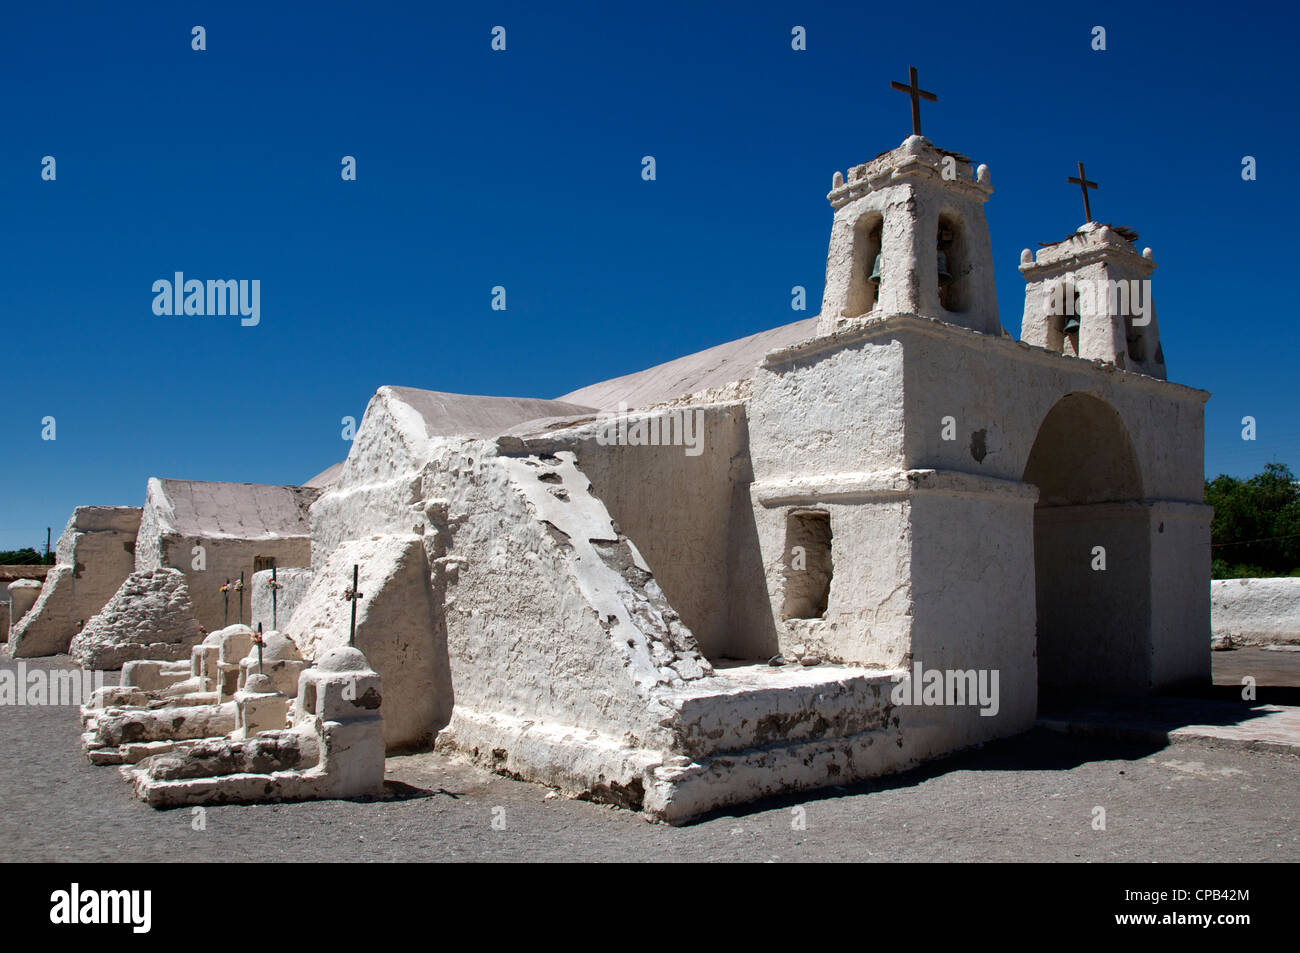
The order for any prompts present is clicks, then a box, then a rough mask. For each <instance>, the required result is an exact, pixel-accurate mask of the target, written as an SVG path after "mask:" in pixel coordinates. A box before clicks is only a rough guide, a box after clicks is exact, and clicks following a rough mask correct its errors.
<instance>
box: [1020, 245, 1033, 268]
mask: <svg viewBox="0 0 1300 953" xmlns="http://www.w3.org/2000/svg"><path fill="white" fill-rule="evenodd" d="M1033 263H1034V253H1033V252H1031V251H1030V250H1029V249H1028V248H1026V249H1025V250H1024V251H1022V252H1021V253H1020V264H1022V265H1032V264H1033Z"/></svg>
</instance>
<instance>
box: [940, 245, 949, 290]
mask: <svg viewBox="0 0 1300 953" xmlns="http://www.w3.org/2000/svg"><path fill="white" fill-rule="evenodd" d="M950 281H952V275H950V274H948V256H947V255H945V254H944V253H943V252H939V284H940V285H946V284H947V283H948V282H950Z"/></svg>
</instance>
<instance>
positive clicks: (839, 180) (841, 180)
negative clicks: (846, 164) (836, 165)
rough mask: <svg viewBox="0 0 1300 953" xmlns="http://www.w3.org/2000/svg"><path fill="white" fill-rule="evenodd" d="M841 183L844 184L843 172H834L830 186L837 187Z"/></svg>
mask: <svg viewBox="0 0 1300 953" xmlns="http://www.w3.org/2000/svg"><path fill="white" fill-rule="evenodd" d="M842 185H844V173H843V172H836V173H835V175H834V176H833V177H832V178H831V188H833V189H838V188H840V187H841V186H842Z"/></svg>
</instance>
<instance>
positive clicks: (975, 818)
mask: <svg viewBox="0 0 1300 953" xmlns="http://www.w3.org/2000/svg"><path fill="white" fill-rule="evenodd" d="M1225 654H1227V655H1229V656H1231V655H1233V654H1235V653H1225ZM1247 661H1249V660H1247V659H1245V658H1244V657H1238V658H1237V659H1234V660H1233V662H1232V664H1233V665H1234V666H1235V665H1237V664H1241V663H1244V662H1247ZM1268 661H1269V662H1270V663H1273V662H1275V661H1277V660H1276V659H1274V658H1271V657H1270V658H1269V659H1268ZM1288 661H1289V660H1288ZM1296 662H1297V663H1298V664H1300V657H1298V658H1297V659H1296ZM35 664H38V665H41V666H42V667H52V668H53V667H66V666H67V665H68V663H67V660H66V659H53V660H42V661H41V662H39V663H35ZM1217 664H1219V662H1218V659H1217V658H1216V665H1217ZM5 665H6V667H12V665H13V663H12V662H6V663H5ZM28 667H29V668H31V667H34V665H33V663H28ZM110 681H111V679H110ZM1220 681H1226V678H1224V679H1220ZM78 730H79V726H78V716H77V711H76V709H75V708H55V707H44V708H36V707H4V708H0V752H3V756H4V760H3V765H2V766H0V804H2V805H3V807H0V857H2V858H3V859H4V860H7V861H78V862H88V861H109V860H111V861H177V860H179V861H239V860H244V859H249V860H256V861H266V860H277V859H278V860H295V861H318V862H319V861H404V860H420V861H431V860H530V861H544V860H557V859H562V860H589V861H600V860H621V861H719V860H722V861H731V860H734V861H739V860H747V861H824V860H857V861H900V860H902V861H938V860H983V861H1003V860H1008V861H1020V860H1032V861H1248V862H1258V861H1290V862H1295V861H1300V758H1297V757H1294V756H1288V755H1276V754H1268V753H1261V752H1251V751H1241V750H1235V749H1229V748H1220V747H1214V746H1210V745H1203V744H1186V745H1176V746H1172V747H1166V748H1154V747H1152V746H1146V747H1134V746H1132V745H1119V744H1113V743H1105V742H1099V741H1091V740H1085V739H1080V738H1074V737H1069V736H1062V735H1057V734H1053V733H1050V732H1045V731H1034V732H1031V733H1029V734H1027V735H1024V736H1021V737H1020V738H1016V739H1011V740H1009V741H1005V742H999V743H997V744H990V745H987V746H985V747H983V748H982V749H979V750H976V751H971V752H967V753H964V754H961V755H958V756H955V757H953V758H949V759H945V760H943V761H939V762H934V763H931V764H929V765H926V766H923V767H922V768H919V769H917V770H915V771H911V772H908V773H907V774H904V775H899V776H896V777H892V778H886V779H881V780H878V781H875V782H869V783H864V784H859V785H854V786H851V787H847V788H841V789H831V790H829V791H823V792H817V793H813V794H806V795H800V796H796V797H789V798H782V799H777V800H769V801H766V802H763V803H760V804H757V805H752V806H749V807H747V808H744V809H740V810H736V811H729V812H725V813H722V814H719V815H716V816H713V817H711V818H708V819H706V820H704V821H702V822H699V823H696V824H694V825H691V826H689V827H684V828H673V827H669V826H666V825H661V824H651V823H648V822H646V821H645V820H644V819H642V818H641V817H639V816H638V815H635V814H632V813H629V812H627V811H621V810H617V809H614V808H609V807H604V806H600V805H596V804H589V803H585V802H579V801H571V800H568V799H565V798H559V797H549V798H548V797H547V794H548V791H547V789H546V788H543V787H540V786H538V785H533V784H527V783H523V782H518V781H511V780H509V779H506V778H501V777H496V776H494V775H491V774H488V773H486V772H484V771H481V770H479V769H477V768H471V767H466V766H462V765H459V764H456V763H454V762H452V761H450V760H448V759H446V758H443V757H442V756H439V755H436V754H418V755H410V756H406V757H399V758H392V759H390V760H389V777H390V779H391V780H392V781H394V782H397V783H396V784H394V785H393V786H394V788H395V789H396V790H397V792H398V793H397V794H396V796H394V797H393V798H392V799H389V800H384V801H374V802H369V803H358V802H337V801H331V802H313V803H303V804H273V805H255V806H247V807H244V806H226V807H213V808H208V809H207V811H206V816H205V818H204V819H205V821H206V829H203V830H195V829H194V826H195V818H194V816H193V815H192V814H191V812H190V811H189V810H172V811H155V810H153V809H152V808H149V807H147V806H145V805H144V804H142V803H140V802H138V801H136V800H134V799H133V798H132V796H131V794H130V790H129V788H128V786H127V784H126V783H125V782H124V781H123V780H122V779H121V777H120V775H119V774H118V772H117V770H116V769H115V768H96V767H92V766H91V765H90V764H88V763H87V762H86V760H85V758H84V757H83V755H82V753H81V749H80V742H79V738H78ZM1095 807H1104V808H1105V811H1106V818H1105V819H1106V830H1104V831H1098V830H1093V826H1092V825H1093V817H1094V808H1095ZM800 809H802V810H800ZM800 815H802V817H803V818H804V819H805V820H806V829H802V830H801V829H797V824H796V823H795V821H796V820H797V819H798V817H799V816H800ZM494 817H496V818H499V819H500V821H501V822H503V824H504V829H496V828H495V827H494V825H493V820H494ZM497 826H501V824H500V823H498V825H497Z"/></svg>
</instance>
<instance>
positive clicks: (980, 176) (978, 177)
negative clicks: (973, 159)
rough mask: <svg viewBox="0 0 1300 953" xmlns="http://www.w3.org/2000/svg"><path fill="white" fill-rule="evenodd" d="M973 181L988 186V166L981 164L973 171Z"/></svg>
mask: <svg viewBox="0 0 1300 953" xmlns="http://www.w3.org/2000/svg"><path fill="white" fill-rule="evenodd" d="M975 181H976V182H978V183H979V184H980V185H988V184H989V167H988V166H986V165H983V164H981V165H980V167H979V168H978V169H976V170H975Z"/></svg>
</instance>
